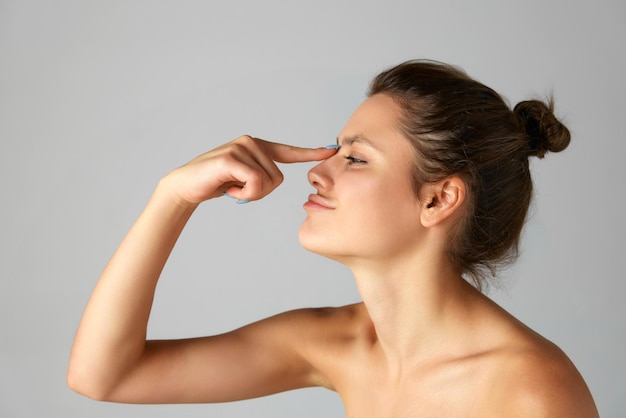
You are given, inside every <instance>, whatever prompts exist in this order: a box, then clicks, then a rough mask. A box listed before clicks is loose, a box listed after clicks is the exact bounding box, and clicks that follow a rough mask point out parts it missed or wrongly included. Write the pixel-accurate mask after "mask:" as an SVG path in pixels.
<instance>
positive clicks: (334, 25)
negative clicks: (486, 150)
mask: <svg viewBox="0 0 626 418" xmlns="http://www.w3.org/2000/svg"><path fill="white" fill-rule="evenodd" d="M624 39H626V6H625V4H624V3H623V2H621V1H617V0H601V1H595V2H593V4H591V2H583V1H571V0H563V1H551V2H550V1H545V0H527V1H487V0H479V1H473V2H469V1H464V0H456V1H453V0H444V1H437V2H435V1H425V0H413V1H389V0H387V1H337V0H334V1H320V0H317V1H308V2H296V1H284V2H279V1H263V2H261V1H253V0H248V1H238V2H235V1H233V2H226V1H224V2H217V1H204V2H203V1H176V2H174V1H100V2H96V1H66V0H61V1H54V2H52V1H28V0H12V1H8V0H0V196H1V201H0V214H1V217H0V219H1V220H0V222H1V225H0V227H1V228H0V416H1V417H3V418H4V417H6V418H15V417H20V418H21V417H55V418H56V417H91V418H97V417H119V418H125V417H139V416H151V417H155V418H156V417H341V416H342V415H343V408H342V405H341V402H340V400H339V399H338V397H337V395H336V394H334V393H331V392H328V391H325V390H322V389H307V390H301V391H294V392H290V393H286V394H280V395H276V396H272V397H268V398H263V399H256V400H251V401H244V402H237V403H231V404H220V405H178V406H176V405H174V406H132V405H114V404H107V403H98V402H94V401H91V400H88V399H85V398H83V397H80V396H79V395H76V394H74V393H73V392H71V391H70V390H69V389H67V387H66V385H65V371H66V367H67V360H68V355H69V350H70V345H71V342H72V338H73V334H74V331H75V329H76V326H77V325H78V321H79V318H80V316H81V313H82V310H83V308H84V306H85V303H86V302H87V298H88V296H89V294H90V292H91V290H92V288H93V286H94V284H95V281H96V279H97V277H98V275H99V273H100V271H101V270H102V268H103V267H104V265H105V263H106V262H107V260H108V258H109V256H110V255H111V254H112V253H113V251H114V249H115V248H116V246H117V244H118V243H119V241H120V240H121V238H122V236H123V235H124V233H125V232H126V230H127V229H128V228H129V227H130V225H131V224H132V222H133V221H134V219H135V218H136V216H137V215H138V214H139V212H140V211H141V209H142V208H143V205H144V204H145V202H146V201H147V199H148V197H149V196H150V194H151V191H152V189H153V187H154V186H155V184H156V182H157V181H158V180H159V178H160V177H161V176H163V175H164V174H166V173H167V172H168V171H170V170H171V169H173V168H175V167H177V166H179V165H181V164H183V163H185V162H187V161H188V160H190V159H191V158H193V157H195V156H196V155H197V154H200V153H202V152H204V151H206V150H208V149H211V148H213V147H215V146H217V145H220V144H221V143H223V142H226V141H228V140H230V139H232V138H235V137H237V136H239V135H241V134H252V135H255V136H259V137H262V138H267V139H271V140H275V141H283V142H287V143H292V144H296V145H302V146H323V145H327V144H330V143H333V142H334V140H335V137H336V135H337V133H338V132H339V130H340V129H341V127H342V126H343V123H344V122H345V120H346V119H347V117H348V116H349V115H350V113H351V112H352V110H353V109H354V108H355V107H356V106H357V105H358V104H359V103H360V101H361V100H362V99H363V98H364V92H365V89H366V87H367V83H368V81H369V80H370V78H371V77H372V76H374V75H375V74H376V73H378V72H379V71H380V70H382V69H383V68H386V67H388V66H390V65H393V64H396V63H399V62H400V61H404V60H406V59H409V58H421V57H426V58H433V59H438V60H442V61H447V62H450V63H454V64H457V65H460V66H461V67H463V68H464V69H465V70H467V71H468V72H469V73H470V75H472V76H474V77H476V78H478V79H479V80H481V81H483V82H485V83H486V84H488V85H490V86H491V87H493V88H495V89H496V90H497V91H499V92H500V93H501V94H503V95H504V96H505V97H506V98H507V99H508V100H509V101H510V102H511V103H512V104H515V103H517V102H518V101H520V100H523V99H525V98H527V97H529V96H532V95H540V96H542V95H545V94H549V93H550V92H553V93H554V95H555V97H556V104H557V113H558V114H559V115H561V116H563V118H564V120H565V121H566V122H567V123H568V124H569V127H570V128H571V130H572V133H573V141H572V144H571V146H570V148H569V149H568V150H567V151H566V152H564V153H562V154H555V155H549V156H548V157H547V158H546V159H545V160H543V161H535V162H533V171H534V176H535V181H536V200H535V203H534V205H533V209H532V215H531V219H530V221H529V223H528V227H527V229H526V231H525V235H524V240H523V255H522V257H521V259H520V260H519V263H518V264H517V265H516V266H515V267H514V268H512V269H510V270H509V271H507V272H505V273H504V274H503V275H502V283H503V284H502V286H501V287H502V289H492V290H491V295H492V296H493V297H494V298H495V299H496V300H497V301H498V302H499V303H500V304H502V305H503V306H504V307H505V308H507V309H508V310H510V311H511V312H512V313H514V314H515V315H516V316H518V317H519V318H520V319H521V320H522V321H524V322H525V323H527V324H528V325H530V326H531V327H532V328H534V329H536V330H537V331H539V332H540V333H542V334H543V335H545V336H546V337H547V338H549V339H551V340H552V341H554V342H555V343H557V344H558V345H560V346H561V347H562V348H563V349H564V350H565V351H566V352H567V354H568V355H569V356H570V357H571V358H572V360H573V361H574V362H575V363H576V365H577V366H578V368H579V369H580V371H581V373H582V374H583V376H584V377H585V379H586V381H587V382H588V384H589V386H590V388H591V390H592V392H593V394H594V397H595V400H596V402H597V404H598V407H599V410H600V412H601V415H602V416H604V417H619V416H624V414H625V413H626V398H625V397H624V395H623V392H624V387H626V378H625V377H624V376H625V375H626V355H625V354H624V353H625V352H626V351H625V350H624V346H625V344H626V324H625V322H626V321H625V318H626V307H625V306H626V304H625V303H624V302H623V299H624V290H625V285H624V273H623V269H622V266H623V258H624V249H625V245H624V240H623V238H622V235H623V234H624V232H625V231H624V229H625V228H624V226H625V225H624V215H623V208H624V197H623V194H624V190H625V189H624V184H623V181H624V178H625V176H624V171H623V170H624V168H623V167H624V165H623V159H624V154H625V151H626V145H625V142H624V131H623V120H624V115H625V114H626V105H625V104H624V103H625V101H624V97H625V96H626V87H625V83H624V79H623V74H625V73H626V63H625V52H624V46H623V42H624ZM310 167H311V165H309V164H301V165H296V166H289V167H285V174H286V180H285V183H284V185H283V186H282V187H281V188H279V189H278V190H277V191H276V192H275V193H274V194H273V195H271V196H270V197H268V198H267V199H265V200H264V201H261V202H255V203H251V204H248V205H243V206H239V205H235V204H233V202H232V201H230V200H226V199H219V200H216V201H212V202H209V203H208V204H205V205H204V206H202V207H201V208H200V209H199V210H198V211H197V212H196V214H195V215H194V217H193V218H192V220H191V222H190V224H189V226H188V228H187V229H186V230H185V232H184V233H183V235H182V237H181V239H180V242H179V244H178V246H177V248H176V249H175V251H174V253H173V255H172V258H171V261H170V263H169V264H168V266H167V267H166V269H165V272H164V275H163V277H162V280H161V283H160V285H159V288H158V293H157V297H156V301H155V305H154V311H153V315H152V318H151V323H150V329H149V331H150V336H151V337H154V338H176V337H188V336H197V335H205V334H210V333H217V332H222V331H226V330H230V329H232V328H233V327H237V326H240V325H243V324H245V323H247V322H250V321H253V320H255V319H259V318H262V317H265V316H268V315H271V314H274V313H277V312H279V311H283V310H285V309H291V308H296V307H302V306H325V305H341V304H346V303H350V302H354V301H356V300H358V295H357V293H356V291H355V288H354V285H353V282H352V278H351V276H350V274H349V271H347V270H346V269H345V268H343V267H342V266H340V265H338V264H335V263H333V262H330V261H328V260H325V259H322V258H320V257H318V256H316V255H313V254H310V253H307V252H306V251H304V250H303V249H302V248H300V246H299V245H298V241H297V230H298V227H299V224H300V222H301V221H302V219H303V218H304V211H303V210H302V208H301V205H302V203H303V202H304V200H305V199H306V196H307V195H308V194H309V193H310V192H311V191H312V190H313V189H312V188H311V187H310V186H309V185H308V184H307V181H306V171H307V170H308V169H309V168H310Z"/></svg>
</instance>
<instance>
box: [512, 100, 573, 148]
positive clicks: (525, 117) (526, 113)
mask: <svg viewBox="0 0 626 418" xmlns="http://www.w3.org/2000/svg"><path fill="white" fill-rule="evenodd" d="M513 112H514V113H515V114H516V115H517V117H518V118H519V119H520V121H521V123H522V126H523V127H524V130H525V131H526V134H527V135H528V142H529V147H528V154H529V155H533V156H536V157H539V158H543V157H544V156H545V154H546V152H548V151H550V152H559V151H563V150H564V149H565V148H567V146H568V145H569V142H570V134H569V130H568V129H567V127H565V125H563V124H562V123H561V122H560V121H559V120H558V119H557V118H556V116H554V105H553V102H552V100H550V101H548V103H547V104H546V103H544V102H542V101H539V100H526V101H523V102H519V103H518V104H517V105H516V106H515V108H514V109H513Z"/></svg>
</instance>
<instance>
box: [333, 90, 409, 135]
mask: <svg viewBox="0 0 626 418" xmlns="http://www.w3.org/2000/svg"><path fill="white" fill-rule="evenodd" d="M401 111H402V109H401V108H400V106H399V105H398V104H397V103H396V102H395V101H394V100H393V99H392V98H391V97H390V96H387V95H384V94H375V95H373V96H371V97H368V98H367V99H366V100H365V101H364V102H363V103H361V105H360V106H359V107H358V108H357V109H356V110H355V111H354V113H353V114H352V116H350V119H348V122H347V123H346V125H345V127H344V128H343V130H342V131H341V134H340V135H339V139H342V138H344V137H352V136H359V135H362V136H365V137H367V138H369V139H371V140H376V139H384V138H388V137H389V136H390V135H399V131H398V127H399V121H400V115H401Z"/></svg>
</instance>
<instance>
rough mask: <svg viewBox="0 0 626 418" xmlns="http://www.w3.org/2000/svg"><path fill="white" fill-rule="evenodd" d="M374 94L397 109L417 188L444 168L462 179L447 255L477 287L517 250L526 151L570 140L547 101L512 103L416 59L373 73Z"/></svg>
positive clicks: (525, 202) (458, 73) (528, 189)
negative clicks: (461, 204)
mask: <svg viewBox="0 0 626 418" xmlns="http://www.w3.org/2000/svg"><path fill="white" fill-rule="evenodd" d="M374 94H386V95H389V96H391V97H392V98H393V99H394V100H395V101H396V102H397V103H398V104H399V105H400V106H401V107H402V109H403V110H404V114H403V117H402V119H401V123H400V129H401V131H402V132H403V134H404V135H405V136H406V137H407V138H408V139H409V140H410V141H411V142H412V144H413V146H414V147H415V150H416V152H417V163H416V164H415V173H414V179H413V184H414V187H415V190H416V193H417V192H418V191H419V186H420V185H421V184H426V183H436V182H438V181H441V180H443V179H445V178H446V177H449V176H451V175H458V176H459V177H460V178H461V179H462V180H463V181H464V183H465V186H466V188H467V199H466V202H465V208H464V214H463V216H462V218H461V219H460V220H459V222H458V223H457V224H456V227H455V228H452V230H451V236H450V239H449V247H448V256H449V257H450V260H451V261H452V262H453V263H455V264H456V265H457V267H458V268H459V269H460V270H461V271H462V272H463V274H464V275H466V276H467V277H469V278H470V279H471V280H472V281H473V282H474V283H475V285H476V286H477V287H478V288H481V285H482V283H483V281H484V280H485V279H486V277H487V275H488V274H490V275H491V276H494V275H495V273H496V270H497V268H498V267H500V266H502V265H506V264H508V263H510V262H511V261H513V260H514V259H515V258H516V257H517V255H518V250H519V248H518V245H519V238H520V234H521V231H522V227H523V225H524V222H525V219H526V213H527V211H528V207H529V204H530V200H531V196H532V188H533V186H532V179H531V176H530V170H529V166H528V157H529V156H537V157H539V158H543V157H544V155H545V153H546V152H547V151H551V152H559V151H562V150H563V149H565V148H566V147H567V145H568V144H569V141H570V135H569V131H568V130H567V128H566V127H565V126H564V125H563V124H561V122H559V120H557V118H556V117H555V116H554V113H553V105H552V100H549V101H548V103H544V102H543V101H539V100H528V101H523V102H520V103H519V104H518V105H517V106H515V108H514V109H513V110H511V109H510V108H509V106H508V105H507V104H506V103H505V101H504V100H503V99H502V97H500V96H499V95H498V94H497V93H496V92H495V91H494V90H492V89H491V88H489V87H487V86H485V85H483V84H481V83H479V82H477V81H475V80H473V79H472V78H470V77H469V76H468V75H467V74H466V73H465V72H464V71H462V70H460V69H458V68H456V67H453V66H450V65H447V64H443V63H440V62H435V61H421V60H419V61H418V60H415V61H407V62H404V63H402V64H400V65H397V66H395V67H393V68H391V69H389V70H386V71H384V72H382V73H381V74H379V75H378V76H377V77H376V78H375V79H374V80H373V81H372V84H371V86H370V90H369V92H368V95H370V96H371V95H374Z"/></svg>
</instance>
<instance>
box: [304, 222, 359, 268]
mask: <svg viewBox="0 0 626 418" xmlns="http://www.w3.org/2000/svg"><path fill="white" fill-rule="evenodd" d="M298 240H299V241H300V245H302V248H304V249H305V250H307V251H310V252H312V253H315V254H318V255H321V256H322V257H326V258H329V259H331V260H335V261H337V262H339V263H342V264H344V261H345V260H346V258H347V257H348V254H346V251H345V250H344V251H342V250H341V248H340V245H338V244H340V243H339V240H337V239H333V238H332V237H329V236H323V235H321V234H316V233H313V231H311V230H307V229H306V228H305V226H304V225H303V226H302V227H301V228H300V232H299V234H298Z"/></svg>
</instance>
